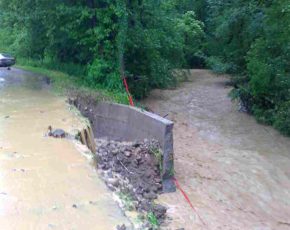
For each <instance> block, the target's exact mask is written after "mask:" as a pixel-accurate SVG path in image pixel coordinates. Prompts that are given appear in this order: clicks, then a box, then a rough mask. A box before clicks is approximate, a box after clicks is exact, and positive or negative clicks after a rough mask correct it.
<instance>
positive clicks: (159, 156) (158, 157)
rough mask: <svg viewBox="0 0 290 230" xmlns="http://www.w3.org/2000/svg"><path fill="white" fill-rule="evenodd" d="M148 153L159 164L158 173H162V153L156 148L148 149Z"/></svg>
mask: <svg viewBox="0 0 290 230" xmlns="http://www.w3.org/2000/svg"><path fill="white" fill-rule="evenodd" d="M150 151H151V152H152V153H153V154H154V156H155V158H156V160H157V162H158V163H159V169H160V172H162V171H163V167H162V166H163V156H162V152H161V150H160V149H158V148H150Z"/></svg>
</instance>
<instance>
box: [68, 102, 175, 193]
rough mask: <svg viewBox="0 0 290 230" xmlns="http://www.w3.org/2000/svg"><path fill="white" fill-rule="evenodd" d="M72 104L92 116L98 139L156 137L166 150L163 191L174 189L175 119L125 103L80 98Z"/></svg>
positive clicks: (89, 116) (123, 139)
mask: <svg viewBox="0 0 290 230" xmlns="http://www.w3.org/2000/svg"><path fill="white" fill-rule="evenodd" d="M73 104H74V105H75V106H76V107H77V108H78V109H79V110H80V111H81V112H82V114H83V115H84V116H86V117H88V118H89V120H90V121H91V123H92V127H93V131H94V135H95V137H96V138H104V137H107V138H108V139H111V140H117V141H138V140H144V139H146V138H147V139H156V140H158V141H159V143H160V144H161V148H162V150H163V172H162V178H163V191H164V192H174V191H175V185H174V182H173V180H172V177H173V174H174V165H173V159H174V158H173V122H171V121H169V120H167V119H164V118H162V117H160V116H158V115H156V114H152V113H149V112H146V111H142V110H140V109H137V108H133V107H130V106H126V105H120V104H113V103H104V102H100V103H97V102H94V101H92V100H90V101H88V99H87V98H86V99H85V100H84V99H82V98H77V99H75V101H74V102H73Z"/></svg>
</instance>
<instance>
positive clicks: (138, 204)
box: [96, 140, 166, 230]
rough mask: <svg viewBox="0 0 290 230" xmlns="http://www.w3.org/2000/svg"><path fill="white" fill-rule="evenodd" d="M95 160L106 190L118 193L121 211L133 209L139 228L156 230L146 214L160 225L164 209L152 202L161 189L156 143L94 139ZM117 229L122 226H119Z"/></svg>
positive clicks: (158, 149) (163, 218)
mask: <svg viewBox="0 0 290 230" xmlns="http://www.w3.org/2000/svg"><path fill="white" fill-rule="evenodd" d="M96 144H97V151H96V163H97V167H98V171H99V174H100V175H101V176H102V178H103V180H104V181H105V183H106V184H107V186H108V187H109V189H110V190H112V191H114V192H115V194H117V195H118V198H119V200H120V201H121V206H122V208H123V209H124V210H129V211H137V212H138V213H139V217H140V219H141V220H142V226H140V227H141V228H140V229H142V230H145V229H157V228H158V227H157V226H156V225H155V226H154V224H152V220H151V221H150V218H148V216H151V217H152V216H153V217H154V218H156V220H157V222H158V223H159V224H162V223H163V221H164V220H165V217H166V208H165V207H164V206H162V205H159V204H156V203H155V202H154V200H155V199H157V196H158V194H160V193H161V192H162V183H161V182H162V181H161V172H160V162H159V160H158V159H160V158H159V157H158V156H156V154H159V153H160V148H159V144H158V142H156V141H148V140H145V141H143V142H135V143H127V142H126V143H124V142H122V143H121V142H116V141H106V140H97V141H96ZM118 229H124V226H119V227H118Z"/></svg>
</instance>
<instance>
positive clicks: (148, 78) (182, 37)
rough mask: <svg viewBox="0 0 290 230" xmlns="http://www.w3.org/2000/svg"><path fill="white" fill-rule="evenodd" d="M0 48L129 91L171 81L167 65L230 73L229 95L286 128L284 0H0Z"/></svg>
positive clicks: (289, 77) (287, 8) (288, 13)
mask: <svg viewBox="0 0 290 230" xmlns="http://www.w3.org/2000/svg"><path fill="white" fill-rule="evenodd" d="M0 8H1V12H0V52H6V51H7V52H10V53H12V54H14V55H16V57H17V58H18V63H23V64H25V65H30V66H35V67H43V68H48V69H54V70H59V71H64V72H66V73H68V74H69V75H74V76H78V78H77V82H81V84H83V85H86V86H88V87H91V88H95V89H101V88H105V89H107V90H109V91H111V92H121V91H123V88H122V80H121V77H124V76H127V77H128V81H129V86H130V89H131V91H132V94H133V95H134V96H135V98H143V97H145V96H146V95H147V94H148V92H149V91H150V90H151V89H153V88H165V87H171V86H174V85H175V84H176V83H177V80H176V78H175V77H174V75H173V73H174V71H173V70H174V69H180V68H189V67H191V68H192V67H199V68H200V67H209V68H211V69H213V70H214V71H216V72H219V73H230V74H232V76H233V84H234V86H235V90H234V92H233V93H232V95H234V96H235V97H237V98H239V99H240V100H242V103H243V104H244V105H245V107H246V108H247V109H248V110H249V112H251V113H252V114H254V115H255V116H256V118H257V119H258V120H259V121H261V122H264V123H266V124H270V125H273V126H275V127H276V128H277V129H279V130H280V131H282V132H283V133H284V134H287V135H290V127H289V125H288V123H289V122H288V121H289V120H290V113H289V111H290V108H289V106H290V74H289V72H290V64H289V63H290V3H289V1H288V0H258V1H257V0H226V1H225V0H196V1H190V0H164V1H154V0H130V1H127V0H118V1H117V0H114V1H109V0H86V1H85V0H81V1H74V0H64V1H57V0H50V1H48V0H37V1H36V0H28V1H25V2H23V1H17V0H0Z"/></svg>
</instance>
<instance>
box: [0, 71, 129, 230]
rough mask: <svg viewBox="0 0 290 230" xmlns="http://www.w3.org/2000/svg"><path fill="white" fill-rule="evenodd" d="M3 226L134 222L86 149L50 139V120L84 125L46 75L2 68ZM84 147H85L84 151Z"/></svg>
mask: <svg viewBox="0 0 290 230" xmlns="http://www.w3.org/2000/svg"><path fill="white" fill-rule="evenodd" d="M0 78H1V82H0V84H1V85H0V159H1V161H0V175H1V180H0V201H1V202H0V225H1V229H9V230H10V229H17V230H19V229H24V230H25V229H29V230H30V229H65V230H67V229H100V230H101V229H103V230H108V229H115V227H116V226H117V225H119V224H120V225H121V224H126V225H127V226H129V225H130V223H128V220H127V219H126V218H125V217H124V215H123V213H122V212H121V211H120V209H119V207H118V206H117V204H116V203H115V202H114V201H113V199H112V197H111V193H110V192H109V190H108V189H107V188H106V186H105V185H104V183H103V182H102V181H101V180H100V179H99V177H98V175H97V173H96V170H95V168H94V167H93V165H92V164H91V163H90V160H89V159H88V158H87V157H86V156H85V154H83V155H82V154H81V150H82V151H83V153H84V149H83V148H82V147H81V146H79V147H80V148H79V149H77V148H76V145H75V144H74V143H72V142H71V141H70V140H67V139H53V138H46V137H44V134H45V132H46V130H47V127H48V126H49V125H52V126H53V127H57V128H62V129H64V130H66V131H67V132H69V133H73V132H74V130H75V129H80V128H81V127H82V125H83V124H82V122H81V121H80V119H79V117H78V116H77V115H75V114H74V113H72V112H71V111H70V110H69V107H68V106H67V105H66V104H65V101H64V98H59V97H56V96H55V95H53V94H51V93H50V92H49V91H48V90H47V89H46V86H45V84H43V80H41V79H37V77H36V76H35V75H33V76H31V74H28V73H26V72H22V71H19V70H13V71H7V70H5V69H3V70H0ZM80 149H81V150H80Z"/></svg>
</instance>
